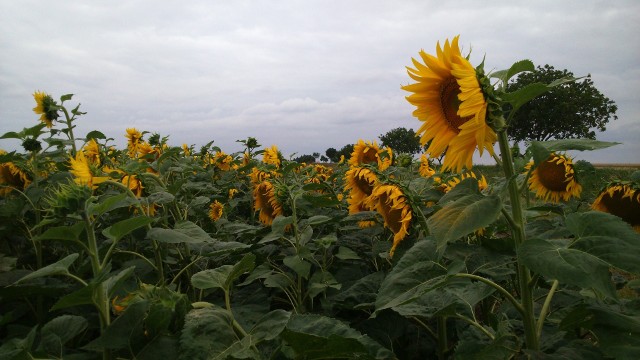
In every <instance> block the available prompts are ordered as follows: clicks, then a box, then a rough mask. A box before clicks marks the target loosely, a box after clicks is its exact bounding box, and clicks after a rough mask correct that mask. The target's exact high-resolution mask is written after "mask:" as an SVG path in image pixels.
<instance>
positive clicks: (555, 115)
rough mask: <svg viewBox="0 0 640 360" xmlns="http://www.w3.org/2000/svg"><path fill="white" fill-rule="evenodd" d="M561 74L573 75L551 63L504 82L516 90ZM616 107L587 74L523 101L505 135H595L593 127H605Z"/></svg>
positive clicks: (526, 138) (527, 137)
mask: <svg viewBox="0 0 640 360" xmlns="http://www.w3.org/2000/svg"><path fill="white" fill-rule="evenodd" d="M562 77H573V73H571V72H570V71H568V70H555V69H554V68H553V66H551V65H545V66H544V67H541V66H538V68H537V69H536V70H535V71H532V72H524V73H521V74H520V75H518V77H517V78H516V80H515V81H514V82H512V83H510V84H509V85H508V86H507V91H516V90H519V89H522V88H524V87H526V86H527V85H530V84H533V83H543V84H548V83H551V82H552V81H554V80H557V79H560V78H562ZM617 110H618V107H617V106H616V105H615V103H614V102H613V101H612V100H610V99H609V98H607V97H606V96H604V95H603V94H602V93H600V91H598V89H596V87H595V86H594V85H593V81H591V75H588V76H586V77H585V78H583V79H580V80H577V81H574V82H569V83H566V84H563V85H560V86H557V87H554V88H553V89H551V90H550V91H548V92H546V93H544V94H543V95H541V96H539V97H537V98H535V99H533V100H532V101H530V102H528V103H527V104H525V105H523V106H522V107H521V108H520V109H519V110H518V111H517V112H516V114H515V115H514V117H513V118H512V120H511V122H510V123H509V136H510V137H511V139H512V140H515V141H530V140H538V141H544V140H549V139H568V138H589V139H595V137H596V133H595V130H599V131H605V130H606V125H607V123H608V122H609V121H610V120H616V119H617V118H618V116H617V115H616V111H617Z"/></svg>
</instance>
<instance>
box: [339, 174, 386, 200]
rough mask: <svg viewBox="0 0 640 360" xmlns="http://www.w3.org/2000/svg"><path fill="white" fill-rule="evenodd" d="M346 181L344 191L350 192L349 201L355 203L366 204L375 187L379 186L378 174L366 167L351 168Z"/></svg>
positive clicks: (346, 175)
mask: <svg viewBox="0 0 640 360" xmlns="http://www.w3.org/2000/svg"><path fill="white" fill-rule="evenodd" d="M344 179H345V185H344V190H345V192H349V201H350V202H353V203H363V202H366V201H367V199H368V197H369V196H370V195H371V194H372V193H373V189H374V187H375V186H376V185H377V184H378V177H377V176H376V174H375V173H374V172H373V171H371V170H369V169H367V168H364V167H362V168H360V167H352V168H350V169H349V170H348V171H347V172H346V173H345V176H344Z"/></svg>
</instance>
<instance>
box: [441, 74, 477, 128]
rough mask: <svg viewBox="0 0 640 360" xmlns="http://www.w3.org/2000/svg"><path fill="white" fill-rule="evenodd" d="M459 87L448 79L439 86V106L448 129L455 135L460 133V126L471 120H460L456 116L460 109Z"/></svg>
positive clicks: (453, 79) (451, 79)
mask: <svg viewBox="0 0 640 360" xmlns="http://www.w3.org/2000/svg"><path fill="white" fill-rule="evenodd" d="M458 94H460V85H458V82H457V81H456V79H455V78H453V77H450V78H448V79H447V80H445V81H444V83H443V84H442V85H441V86H440V105H441V106H442V112H443V114H444V118H445V120H446V121H447V124H449V128H450V129H451V130H453V131H455V132H456V133H458V134H459V133H460V126H461V125H462V124H464V123H466V122H467V121H469V120H470V119H471V116H469V117H466V118H461V117H460V116H458V108H459V107H460V100H459V99H458Z"/></svg>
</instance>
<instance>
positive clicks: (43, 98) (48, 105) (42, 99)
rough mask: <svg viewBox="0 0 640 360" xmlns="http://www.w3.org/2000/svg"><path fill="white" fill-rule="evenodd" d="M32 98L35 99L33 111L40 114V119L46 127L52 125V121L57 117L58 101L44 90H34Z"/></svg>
mask: <svg viewBox="0 0 640 360" xmlns="http://www.w3.org/2000/svg"><path fill="white" fill-rule="evenodd" d="M33 98H34V99H35V101H36V107H34V108H33V112H34V113H36V114H38V115H40V121H42V122H43V123H45V124H46V125H47V127H48V128H50V127H52V126H53V121H55V120H57V119H58V117H59V115H58V103H56V101H55V100H53V98H52V97H51V95H49V94H47V93H45V92H44V91H36V92H34V93H33Z"/></svg>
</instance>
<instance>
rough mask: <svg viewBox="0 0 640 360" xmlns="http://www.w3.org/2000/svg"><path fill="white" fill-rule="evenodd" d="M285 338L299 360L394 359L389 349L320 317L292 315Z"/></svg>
mask: <svg viewBox="0 0 640 360" xmlns="http://www.w3.org/2000/svg"><path fill="white" fill-rule="evenodd" d="M282 337H283V338H284V339H285V340H286V341H287V343H288V344H289V345H290V346H291V348H292V349H293V350H294V351H295V352H296V354H297V356H296V358H304V359H308V360H312V359H356V358H357V359H393V358H395V356H394V355H393V353H391V352H390V351H389V350H387V349H386V348H384V347H382V346H381V345H380V344H378V343H377V342H375V341H373V340H372V339H371V338H369V337H368V336H366V335H362V334H361V333H359V332H358V331H356V330H354V329H352V328H350V327H349V326H348V325H346V324H344V323H342V322H340V321H338V320H336V319H333V318H329V317H325V316H321V315H292V316H291V318H290V320H289V322H288V324H287V326H286V329H285V331H284V332H283V333H282Z"/></svg>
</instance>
